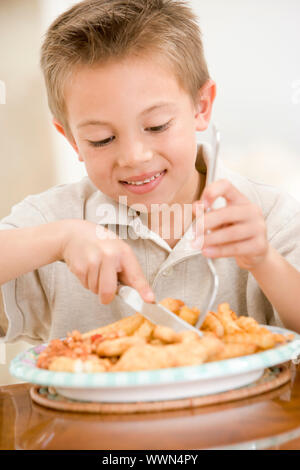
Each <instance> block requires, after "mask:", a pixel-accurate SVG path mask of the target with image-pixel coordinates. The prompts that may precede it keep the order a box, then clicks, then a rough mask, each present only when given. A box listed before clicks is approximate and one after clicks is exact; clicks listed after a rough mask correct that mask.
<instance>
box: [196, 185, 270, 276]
mask: <svg viewBox="0 0 300 470" xmlns="http://www.w3.org/2000/svg"><path fill="white" fill-rule="evenodd" d="M218 197H223V198H225V199H226V202H227V206H226V207H224V208H222V209H216V210H212V211H210V212H206V213H205V215H204V244H203V247H202V253H203V255H204V256H207V257H209V258H222V257H234V258H235V260H236V262H237V264H238V266H239V267H240V268H242V269H248V270H251V269H253V268H255V267H257V266H258V264H260V263H261V262H262V261H263V260H264V259H265V258H266V256H267V254H268V252H269V248H270V245H269V242H268V240H267V230H266V225H265V221H264V217H263V214H262V211H261V209H260V207H259V206H257V205H256V204H253V203H252V202H250V201H249V200H248V199H247V198H246V197H245V196H244V195H243V194H242V193H241V192H240V191H238V189H236V188H235V187H234V186H233V185H232V184H231V183H230V182H229V181H228V180H225V179H222V180H218V181H215V182H214V183H212V184H210V185H209V186H208V187H207V188H205V189H204V191H203V193H202V196H201V198H200V201H197V202H195V203H194V205H193V206H194V207H193V212H194V213H195V211H196V208H195V204H197V203H198V204H199V202H200V203H202V204H204V207H205V209H207V208H208V207H211V206H212V204H213V202H214V201H215V199H216V198H218ZM207 230H210V231H211V233H207ZM195 246H196V245H195Z"/></svg>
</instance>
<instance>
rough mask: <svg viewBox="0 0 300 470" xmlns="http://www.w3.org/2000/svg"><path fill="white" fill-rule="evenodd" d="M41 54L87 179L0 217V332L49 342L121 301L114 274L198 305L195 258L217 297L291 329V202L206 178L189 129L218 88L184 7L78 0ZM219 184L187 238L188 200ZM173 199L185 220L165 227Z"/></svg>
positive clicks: (221, 176)
mask: <svg viewBox="0 0 300 470" xmlns="http://www.w3.org/2000/svg"><path fill="white" fill-rule="evenodd" d="M41 64H42V70H43V73H44V77H45V82H46V87H47V92H48V100H49V106H50V109H51V111H52V114H53V122H54V125H55V126H56V128H57V130H58V131H59V132H61V133H62V134H63V135H64V136H65V137H66V138H67V139H68V141H69V142H70V144H71V145H72V146H73V148H74V149H75V151H76V152H77V154H78V158H79V160H80V161H82V162H84V164H85V166H86V169H87V173H88V177H85V178H83V179H82V180H81V181H79V182H77V183H74V184H67V185H60V186H56V187H54V188H51V189H49V190H48V191H46V192H44V193H42V194H38V195H32V196H28V197H27V198H26V199H25V200H24V201H22V202H21V203H19V204H17V205H16V206H14V207H13V209H12V212H11V214H10V215H8V216H7V217H5V218H4V219H3V220H2V221H1V226H0V227H1V231H0V259H1V270H0V284H1V286H2V295H3V300H4V309H5V319H6V322H5V321H3V319H2V323H3V325H2V341H11V342H12V341H16V340H18V339H25V340H27V341H29V342H32V343H35V342H45V341H49V340H50V339H52V338H57V337H63V336H65V335H66V333H67V332H68V331H71V330H73V329H78V330H80V331H81V332H85V331H87V330H90V329H93V328H96V327H99V326H101V325H105V324H107V323H110V322H113V321H116V320H118V319H119V318H120V317H121V316H125V315H129V314H132V313H133V312H132V311H130V310H129V309H128V308H127V307H126V306H125V305H124V303H123V302H122V301H121V299H119V298H118V297H117V296H115V293H116V291H117V283H118V281H121V282H122V283H124V284H128V285H131V286H133V287H134V288H136V289H137V290H138V291H139V292H140V294H141V295H142V297H143V298H144V299H145V300H146V301H150V302H151V301H153V299H154V297H153V294H154V296H155V299H156V301H159V300H161V299H162V298H164V297H174V298H179V299H181V300H183V301H184V302H185V303H186V304H187V305H189V306H197V307H198V308H200V309H201V308H202V306H203V305H204V304H205V300H206V297H207V292H208V290H209V283H210V282H211V279H210V276H209V270H208V267H207V260H206V257H211V258H213V259H214V260H215V261H214V262H215V266H216V270H217V272H218V275H219V277H220V287H219V291H218V295H217V298H216V301H215V305H214V307H216V306H217V305H218V303H221V302H225V301H227V302H229V303H230V306H231V308H232V309H233V310H235V311H236V312H237V314H238V315H249V316H252V317H254V318H255V319H256V320H257V321H258V322H259V323H265V324H269V325H279V326H285V327H287V328H290V329H293V330H296V331H299V332H300V314H299V312H298V305H299V303H300V273H299V271H298V269H299V266H300V242H299V231H300V204H299V203H297V202H296V201H295V200H294V199H292V198H291V197H290V196H287V195H282V194H280V193H279V192H278V191H277V190H276V189H274V188H273V187H270V186H266V185H262V184H257V183H254V182H252V181H249V180H248V179H246V178H244V177H242V176H240V175H238V174H236V173H233V172H231V171H229V170H228V169H226V168H225V167H224V166H223V164H222V163H220V164H219V165H218V168H217V178H216V181H215V182H214V183H212V184H211V185H206V175H207V172H209V171H210V166H211V158H212V154H211V150H210V147H209V146H208V145H204V144H203V145H201V144H199V145H197V142H196V131H203V130H205V129H206V128H207V127H208V125H209V122H210V116H211V111H212V105H213V101H214V98H215V94H216V87H215V83H214V82H213V81H212V80H211V79H210V77H209V74H208V71H207V66H206V63H205V59H204V55H203V50H202V43H201V39H200V32H199V28H198V25H197V22H196V17H195V16H194V14H193V13H192V11H191V10H190V8H189V7H188V6H187V5H186V4H185V3H184V2H178V1H175V0H128V1H126V2H123V1H122V0H88V1H87V0H86V1H83V2H81V3H79V4H76V5H75V6H73V7H72V8H71V9H70V10H68V11H67V12H65V13H63V14H62V15H61V16H60V17H59V18H58V19H57V20H56V21H55V22H54V23H53V24H52V25H51V26H50V28H49V30H48V32H47V35H46V38H45V41H44V44H43V48H42V59H41ZM219 197H223V198H224V199H225V200H226V205H225V207H224V206H223V207H221V208H219V209H215V210H211V211H209V212H206V213H205V216H204V222H203V224H204V225H203V226H202V229H203V231H204V232H205V237H204V245H203V250H202V252H201V250H199V249H198V250H197V249H196V250H195V249H193V248H192V246H191V240H190V238H191V237H190V235H191V227H192V226H191V222H192V220H193V219H194V218H195V216H196V215H197V214H198V213H199V212H197V203H198V204H199V203H201V204H204V206H205V207H212V205H213V202H214V201H215V200H216V199H217V198H219ZM171 206H175V207H176V208H177V209H178V208H179V209H180V210H181V213H183V214H184V217H183V218H182V220H181V221H178V219H177V218H176V217H175V216H174V215H173V218H171V222H170V224H168V223H166V222H165V220H164V215H165V213H166V212H167V210H168V208H170V207H171ZM191 207H193V214H192V217H190V219H188V217H186V215H185V214H186V211H184V210H185V209H186V208H191ZM190 215H191V212H190ZM197 220H198V218H197ZM199 220H200V219H199ZM186 222H188V224H187V223H186ZM178 228H180V229H183V230H182V236H181V237H178V236H176V231H177V230H178ZM166 229H170V230H169V232H168V230H166ZM200 242H201V240H200ZM200 242H199V243H200ZM196 247H197V243H196ZM199 247H201V243H200V244H199V245H198V248H199ZM4 323H6V325H5V324H4ZM4 335H5V336H4Z"/></svg>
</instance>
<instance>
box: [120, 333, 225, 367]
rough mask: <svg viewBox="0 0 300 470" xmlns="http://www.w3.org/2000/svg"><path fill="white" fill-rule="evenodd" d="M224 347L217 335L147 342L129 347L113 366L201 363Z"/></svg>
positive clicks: (168, 365)
mask: <svg viewBox="0 0 300 470" xmlns="http://www.w3.org/2000/svg"><path fill="white" fill-rule="evenodd" d="M223 348H224V345H223V343H222V341H220V340H219V339H218V338H217V337H216V336H215V335H208V336H204V337H203V338H199V339H198V340H194V341H186V342H182V343H177V344H167V345H165V346H156V345H151V344H146V345H144V346H133V347H132V348H130V349H128V350H127V351H126V352H125V353H124V354H123V356H122V357H121V358H120V360H119V361H118V362H117V363H116V364H115V365H114V366H113V367H112V369H111V370H112V371H113V372H117V371H118V372H120V371H135V370H151V369H162V368H168V367H183V366H190V365H199V364H202V363H203V362H206V361H207V360H208V359H209V358H210V357H211V356H213V355H214V354H217V353H219V352H221V351H222V350H223Z"/></svg>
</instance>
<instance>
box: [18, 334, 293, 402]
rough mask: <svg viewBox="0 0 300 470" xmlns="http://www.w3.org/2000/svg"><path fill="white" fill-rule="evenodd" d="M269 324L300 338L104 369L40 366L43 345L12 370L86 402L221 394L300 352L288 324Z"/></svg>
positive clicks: (24, 353) (66, 395)
mask: <svg viewBox="0 0 300 470" xmlns="http://www.w3.org/2000/svg"><path fill="white" fill-rule="evenodd" d="M267 328H268V329H269V330H270V331H272V332H274V333H280V334H289V333H293V334H294V338H295V339H294V340H293V341H291V342H289V343H287V344H284V345H282V346H278V347H276V348H273V349H269V350H267V351H263V352H261V353H256V354H251V355H249V356H242V357H237V358H233V359H227V360H224V361H216V362H208V363H205V364H201V365H199V366H188V367H172V368H169V369H156V370H147V371H137V372H98V373H73V372H53V371H49V370H45V369H40V368H38V367H36V360H37V357H38V355H39V354H40V352H41V351H42V350H43V349H45V347H46V346H47V344H43V345H39V346H35V347H33V348H31V349H29V350H28V351H25V352H23V353H21V354H19V355H18V356H17V357H15V358H14V359H13V360H12V362H11V365H10V373H11V374H12V375H13V376H15V377H17V378H18V379H21V380H25V381H27V382H32V383H36V384H40V385H46V386H53V387H55V388H56V390H57V392H58V393H60V394H61V395H63V396H65V397H67V398H71V399H73V400H83V401H97V402H107V403H121V402H123V403H124V402H126V403H130V402H136V401H158V400H159V401H161V400H176V399H180V398H191V397H195V396H202V395H209V394H214V393H221V392H225V391H227V390H232V389H235V388H239V387H242V386H245V385H248V384H250V383H252V382H254V381H255V380H257V379H258V378H259V377H261V375H262V374H263V371H264V369H265V368H266V367H271V366H275V365H277V364H281V363H283V362H286V361H288V360H290V359H297V357H298V355H300V335H298V334H297V333H295V332H293V331H290V330H286V329H284V328H277V327H270V326H268V327H267Z"/></svg>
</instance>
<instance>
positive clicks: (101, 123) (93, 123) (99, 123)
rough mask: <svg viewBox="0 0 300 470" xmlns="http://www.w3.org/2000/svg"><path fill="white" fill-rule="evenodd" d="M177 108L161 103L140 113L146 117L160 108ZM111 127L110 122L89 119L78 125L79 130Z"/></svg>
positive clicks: (174, 105)
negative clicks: (88, 127) (81, 128)
mask: <svg viewBox="0 0 300 470" xmlns="http://www.w3.org/2000/svg"><path fill="white" fill-rule="evenodd" d="M166 107H169V108H176V104H175V103H168V102H160V103H157V104H154V105H153V106H150V108H147V109H144V111H142V112H141V113H140V116H144V115H145V114H148V113H151V112H152V111H154V110H156V109H159V108H166ZM107 125H111V123H110V122H108V121H99V120H98V119H89V120H87V121H82V122H80V123H79V124H78V126H77V128H78V129H79V128H80V127H85V126H107Z"/></svg>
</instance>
